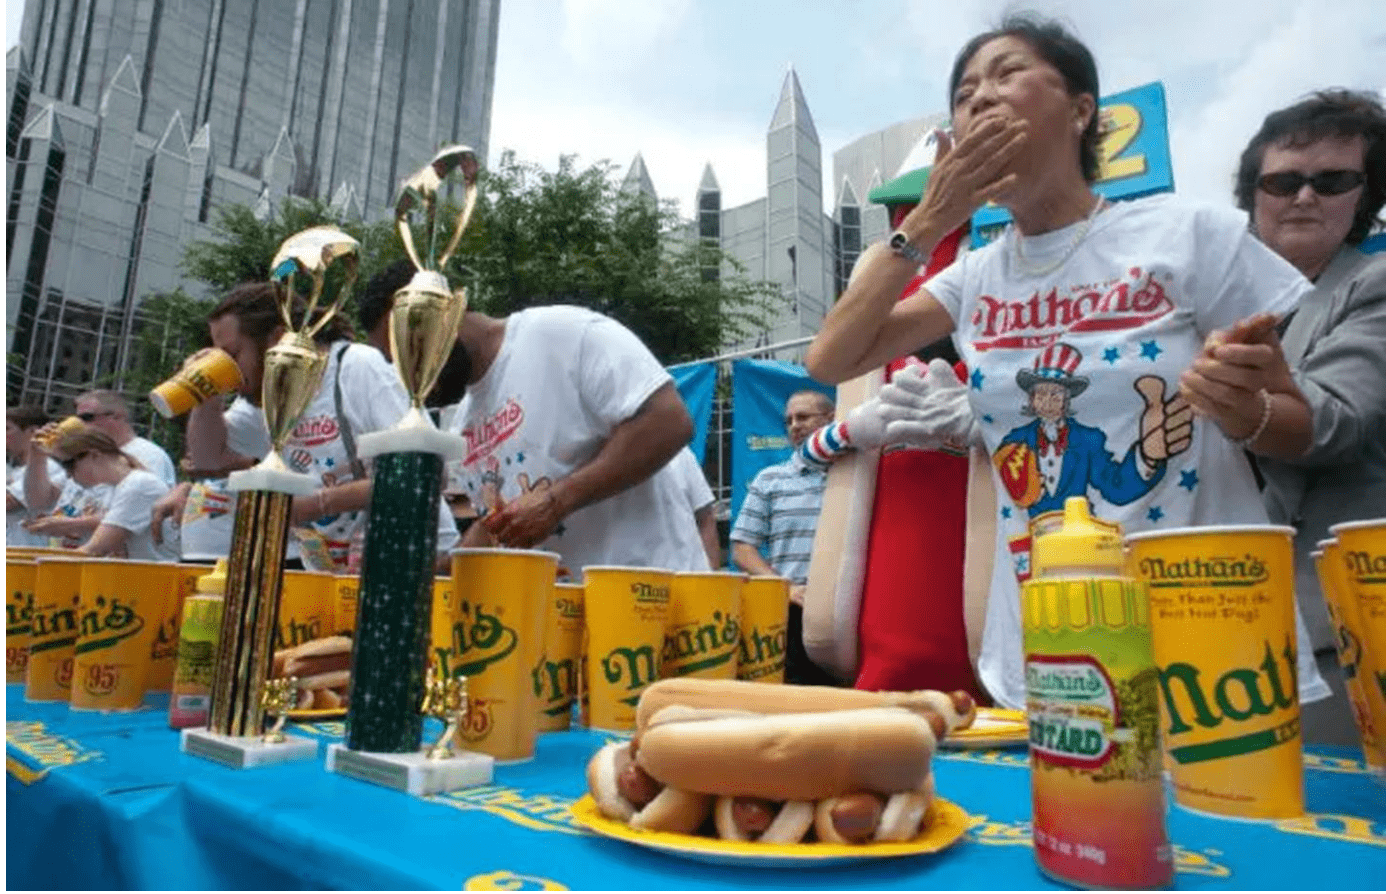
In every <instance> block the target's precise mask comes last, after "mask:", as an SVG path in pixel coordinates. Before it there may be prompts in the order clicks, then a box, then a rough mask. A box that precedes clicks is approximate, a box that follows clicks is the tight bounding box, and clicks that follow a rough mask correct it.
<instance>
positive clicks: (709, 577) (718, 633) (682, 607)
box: [659, 571, 746, 680]
mask: <svg viewBox="0 0 1386 894" xmlns="http://www.w3.org/2000/svg"><path fill="white" fill-rule="evenodd" d="M745 584H746V575H744V574H736V573H732V572H728V571H680V572H677V573H675V574H674V577H673V580H671V581H670V583H669V621H668V623H667V625H666V626H665V628H664V654H663V661H662V663H661V665H660V672H659V675H660V676H661V677H702V678H704V679H708V680H735V679H736V668H737V653H738V652H739V651H740V649H741V589H742V587H743V586H745Z"/></svg>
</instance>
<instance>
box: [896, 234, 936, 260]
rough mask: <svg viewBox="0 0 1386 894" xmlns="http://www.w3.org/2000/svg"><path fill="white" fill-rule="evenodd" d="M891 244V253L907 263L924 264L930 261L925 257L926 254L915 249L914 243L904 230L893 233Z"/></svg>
mask: <svg viewBox="0 0 1386 894" xmlns="http://www.w3.org/2000/svg"><path fill="white" fill-rule="evenodd" d="M889 244H890V250H891V251H893V252H895V253H896V254H897V255H899V256H900V257H902V258H904V259H905V260H907V261H913V262H914V263H916V264H924V263H927V262H928V260H929V259H928V258H927V257H925V256H924V252H922V251H920V250H919V249H917V248H915V247H914V243H913V242H910V237H908V236H906V235H905V231H904V230H896V231H895V232H894V233H891V234H890V243H889Z"/></svg>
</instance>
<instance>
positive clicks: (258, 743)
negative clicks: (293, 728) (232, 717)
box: [179, 729, 318, 770]
mask: <svg viewBox="0 0 1386 894" xmlns="http://www.w3.org/2000/svg"><path fill="white" fill-rule="evenodd" d="M179 738H180V747H181V748H182V750H183V753H184V754H191V755H193V756H194V757H200V758H203V759H205V760H209V761H213V762H215V763H218V764H221V765H222V766H224V767H230V768H231V769H233V770H248V769H250V768H251V767H263V766H266V765H268V764H283V763H288V762H289V761H306V760H313V759H315V758H316V757H317V756H318V741H317V739H306V738H304V737H303V736H285V737H284V741H283V742H266V741H265V740H264V738H263V737H261V736H223V735H222V734H221V733H214V732H212V731H211V730H205V729H185V730H183V732H182V733H181V734H180V737H179Z"/></svg>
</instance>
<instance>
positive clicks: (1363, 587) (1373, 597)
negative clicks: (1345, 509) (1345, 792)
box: [1328, 518, 1386, 779]
mask: <svg viewBox="0 0 1386 894" xmlns="http://www.w3.org/2000/svg"><path fill="white" fill-rule="evenodd" d="M1328 530H1329V532H1330V533H1332V534H1333V536H1334V537H1336V538H1337V539H1338V543H1339V544H1341V546H1342V558H1343V565H1344V567H1345V569H1346V572H1347V583H1348V585H1349V587H1350V588H1351V591H1352V596H1353V597H1355V598H1354V599H1351V600H1348V599H1345V600H1344V601H1345V602H1350V603H1354V605H1353V606H1352V608H1350V609H1349V612H1353V611H1355V615H1354V616H1353V620H1354V621H1355V622H1356V623H1357V624H1359V625H1360V626H1359V628H1358V629H1359V630H1360V636H1361V639H1362V663H1361V665H1360V666H1359V667H1358V669H1357V678H1358V679H1359V680H1361V681H1362V690H1363V694H1364V695H1365V696H1366V699H1365V701H1366V705H1367V722H1368V724H1369V725H1370V728H1371V729H1373V730H1374V731H1375V733H1376V740H1377V743H1378V744H1379V745H1381V746H1382V748H1383V749H1386V518H1376V519H1369V520H1366V521H1355V522H1346V523H1344V524H1341V525H1334V526H1333V527H1331V528H1329V529H1328ZM1373 769H1374V770H1376V771H1377V772H1378V774H1380V775H1381V778H1383V779H1386V769H1384V768H1382V767H1380V766H1377V767H1373Z"/></svg>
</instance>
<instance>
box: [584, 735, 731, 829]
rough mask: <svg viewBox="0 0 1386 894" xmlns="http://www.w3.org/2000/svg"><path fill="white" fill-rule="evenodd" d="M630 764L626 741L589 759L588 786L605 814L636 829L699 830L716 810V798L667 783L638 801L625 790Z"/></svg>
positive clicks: (604, 747)
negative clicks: (622, 778) (623, 781)
mask: <svg viewBox="0 0 1386 894" xmlns="http://www.w3.org/2000/svg"><path fill="white" fill-rule="evenodd" d="M630 763H631V760H630V745H629V743H625V742H613V743H610V744H607V745H604V746H602V747H601V748H600V749H599V750H598V751H597V753H596V754H594V755H592V759H591V760H590V761H588V762H587V789H588V791H590V792H591V793H592V800H593V801H595V802H596V804H597V809H598V810H599V811H601V814H602V816H605V817H607V818H608V819H614V820H619V821H620V822H624V823H629V824H630V826H631V828H634V829H651V830H654V831H659V832H682V833H685V834H687V833H691V832H695V831H697V829H698V827H699V826H701V825H702V824H703V822H704V821H705V820H706V819H707V816H708V813H709V812H710V811H711V810H712V797H711V796H710V795H701V794H694V793H692V792H686V791H681V790H679V789H676V788H670V787H668V786H664V787H662V788H660V790H659V792H658V793H657V794H654V796H653V798H652V799H651V800H649V802H648V803H644V804H640V803H636V802H634V801H632V800H631V799H630V798H628V797H626V795H625V794H623V793H622V791H621V785H620V781H619V779H620V775H621V771H622V770H623V769H624V768H625V767H626V765H628V764H630Z"/></svg>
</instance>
